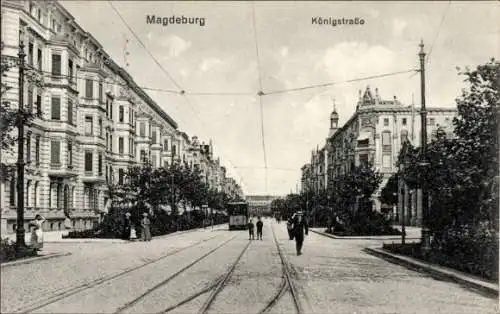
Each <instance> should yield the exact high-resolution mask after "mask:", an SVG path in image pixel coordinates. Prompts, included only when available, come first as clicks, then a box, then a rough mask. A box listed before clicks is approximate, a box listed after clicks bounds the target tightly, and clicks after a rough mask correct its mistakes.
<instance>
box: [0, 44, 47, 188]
mask: <svg viewBox="0 0 500 314" xmlns="http://www.w3.org/2000/svg"><path fill="white" fill-rule="evenodd" d="M2 49H3V45H2ZM11 67H12V66H11V65H10V64H9V63H8V62H7V61H6V60H4V59H2V62H1V68H0V71H1V75H2V82H1V102H0V151H7V152H12V148H13V147H14V144H16V143H17V135H16V134H15V132H13V131H14V129H15V128H16V127H17V125H18V123H24V124H27V123H29V122H30V121H31V120H32V119H33V114H31V113H30V112H28V111H27V110H25V109H24V108H23V110H18V108H15V109H14V108H12V107H11V103H10V101H9V100H8V99H7V98H6V96H7V92H8V91H9V90H10V89H11V86H8V85H7V84H6V83H5V81H6V79H5V78H6V77H7V72H8V71H9V69H10V68H11ZM38 84H39V83H38ZM0 156H1V153H0ZM14 171H15V166H14V165H8V164H5V163H3V162H2V160H1V159H0V178H7V177H10V176H12V175H14Z"/></svg>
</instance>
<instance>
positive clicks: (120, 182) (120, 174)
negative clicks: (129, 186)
mask: <svg viewBox="0 0 500 314" xmlns="http://www.w3.org/2000/svg"><path fill="white" fill-rule="evenodd" d="M124 176H125V172H124V171H123V169H122V168H120V169H118V184H123V177H124Z"/></svg>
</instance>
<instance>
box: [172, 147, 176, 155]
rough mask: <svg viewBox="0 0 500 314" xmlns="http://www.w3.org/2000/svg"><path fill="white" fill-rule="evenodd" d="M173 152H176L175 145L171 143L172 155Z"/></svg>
mask: <svg viewBox="0 0 500 314" xmlns="http://www.w3.org/2000/svg"><path fill="white" fill-rule="evenodd" d="M175 152H176V147H175V145H172V155H173V156H175Z"/></svg>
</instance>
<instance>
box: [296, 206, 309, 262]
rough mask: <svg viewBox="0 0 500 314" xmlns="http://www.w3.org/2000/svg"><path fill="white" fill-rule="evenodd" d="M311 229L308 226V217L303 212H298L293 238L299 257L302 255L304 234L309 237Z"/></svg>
mask: <svg viewBox="0 0 500 314" xmlns="http://www.w3.org/2000/svg"><path fill="white" fill-rule="evenodd" d="M308 232H309V227H308V225H307V221H306V217H304V213H303V212H302V211H301V210H298V211H297V213H296V215H295V217H294V218H293V236H294V238H295V247H296V249H297V255H302V244H303V243H304V234H305V235H307V234H308Z"/></svg>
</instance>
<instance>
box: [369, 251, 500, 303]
mask: <svg viewBox="0 0 500 314" xmlns="http://www.w3.org/2000/svg"><path fill="white" fill-rule="evenodd" d="M364 251H365V252H366V253H368V254H371V255H374V256H377V257H379V258H382V259H384V260H386V261H388V262H391V263H394V264H397V265H401V266H404V267H406V268H409V269H413V270H416V271H419V272H425V273H428V274H430V275H431V276H432V277H434V278H436V279H438V280H451V281H453V282H456V283H458V284H462V285H465V286H468V287H470V288H473V289H476V290H478V291H481V292H483V293H485V294H487V295H489V296H493V297H498V290H499V289H498V284H495V283H491V282H488V281H486V280H484V279H482V278H479V277H477V276H474V275H470V274H467V273H464V272H461V271H458V270H455V269H452V268H448V267H443V266H439V265H436V264H431V263H428V262H425V261H422V260H418V259H416V258H412V257H408V256H404V255H400V254H394V253H391V252H388V251H386V250H383V249H381V248H373V247H372V248H366V249H365V250H364Z"/></svg>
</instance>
